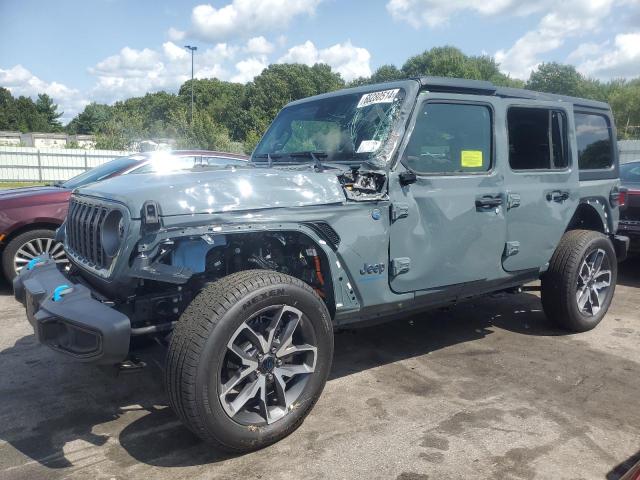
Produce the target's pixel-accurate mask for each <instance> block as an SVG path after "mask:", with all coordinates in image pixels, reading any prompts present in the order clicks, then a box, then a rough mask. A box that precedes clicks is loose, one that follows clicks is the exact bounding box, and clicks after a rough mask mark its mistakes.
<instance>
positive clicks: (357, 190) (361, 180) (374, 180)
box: [338, 167, 387, 201]
mask: <svg viewBox="0 0 640 480" xmlns="http://www.w3.org/2000/svg"><path fill="white" fill-rule="evenodd" d="M338 179H339V180H340V183H341V184H342V187H343V188H344V191H345V194H346V195H347V198H348V199H349V200H356V201H363V200H383V199H385V198H387V176H386V175H385V174H384V173H380V172H375V171H372V170H363V169H361V168H360V167H354V168H352V169H351V170H349V171H347V172H345V173H343V174H342V175H340V176H338Z"/></svg>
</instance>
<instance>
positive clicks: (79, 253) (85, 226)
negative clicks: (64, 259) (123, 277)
mask: <svg viewBox="0 0 640 480" xmlns="http://www.w3.org/2000/svg"><path fill="white" fill-rule="evenodd" d="M111 210H112V209H110V208H107V207H105V206H102V205H95V204H92V203H89V202H86V201H83V200H78V199H77V198H75V197H72V198H71V200H70V202H69V213H68V214H67V227H66V243H67V250H69V253H71V254H72V255H74V256H75V257H77V258H79V259H80V260H81V261H83V262H86V263H88V264H89V265H90V266H92V267H94V268H97V269H105V268H109V266H110V264H111V261H112V260H113V259H112V258H111V257H109V256H108V255H106V253H105V251H104V249H103V248H102V235H101V234H102V223H103V222H104V219H105V218H106V217H107V215H108V214H109V212H110V211H111Z"/></svg>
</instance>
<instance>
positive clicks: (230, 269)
mask: <svg viewBox="0 0 640 480" xmlns="http://www.w3.org/2000/svg"><path fill="white" fill-rule="evenodd" d="M203 237H208V238H203ZM154 264H155V265H156V266H158V265H166V266H171V267H179V268H182V267H186V268H188V269H189V270H191V271H192V272H193V275H192V277H191V278H190V280H189V281H188V282H187V283H186V284H185V285H171V284H168V283H165V282H159V281H154V280H142V279H141V280H139V285H138V287H137V290H136V294H135V296H133V297H132V298H131V302H130V303H129V304H126V303H125V304H123V305H121V307H122V308H124V309H125V310H128V311H130V312H131V313H133V314H134V315H132V316H131V318H132V319H135V322H136V325H132V327H134V328H136V327H137V328H141V327H142V328H144V327H145V326H147V325H156V324H162V323H166V322H172V321H175V320H177V319H178V317H179V316H180V314H181V313H182V311H183V310H184V309H185V308H186V306H187V305H188V304H189V303H190V302H191V300H192V299H193V297H195V296H196V295H197V294H198V292H199V291H200V290H201V289H202V288H204V287H205V286H206V285H207V284H209V283H212V282H215V281H216V280H218V279H220V278H222V277H225V276H227V275H229V274H232V273H235V272H239V271H243V270H254V269H259V270H273V271H276V272H281V273H285V274H287V275H291V276H293V277H296V278H298V279H300V280H302V281H303V282H305V283H306V284H308V285H310V286H311V287H312V288H313V289H314V290H315V292H316V293H317V294H318V295H319V296H320V298H322V299H323V300H325V302H327V305H328V306H330V305H332V304H333V289H332V287H331V285H330V281H329V282H326V281H325V279H327V278H329V279H330V278H331V276H330V272H329V271H327V266H326V261H325V257H324V254H323V252H321V251H320V250H319V249H318V248H317V247H316V246H315V245H314V244H313V242H311V241H310V240H309V239H308V237H306V236H305V235H303V234H301V233H299V232H261V233H245V234H236V235H216V236H214V237H213V238H211V237H209V236H202V237H185V238H181V239H175V240H172V241H170V242H166V244H165V245H164V246H163V247H161V248H160V249H159V251H158V254H157V256H156V258H155V259H154Z"/></svg>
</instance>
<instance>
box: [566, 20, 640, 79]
mask: <svg viewBox="0 0 640 480" xmlns="http://www.w3.org/2000/svg"><path fill="white" fill-rule="evenodd" d="M592 47H593V45H592V44H583V45H580V46H579V47H578V48H577V49H576V50H575V51H574V52H572V53H571V55H572V56H574V57H576V58H581V59H583V60H584V61H583V62H582V63H581V64H579V65H578V70H579V71H580V72H582V73H584V74H585V75H589V76H593V77H598V78H601V79H605V80H608V79H611V78H618V77H627V78H628V77H637V76H640V31H638V32H632V33H622V34H619V35H616V37H615V40H614V44H613V46H611V45H596V47H600V48H592Z"/></svg>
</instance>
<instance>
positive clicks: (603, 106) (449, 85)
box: [290, 77, 610, 111]
mask: <svg viewBox="0 0 640 480" xmlns="http://www.w3.org/2000/svg"><path fill="white" fill-rule="evenodd" d="M416 83H417V84H418V85H419V87H420V89H421V90H428V91H431V92H449V93H464V94H470V95H495V96H497V97H502V98H522V99H526V100H540V101H549V102H564V103H571V104H573V105H575V106H578V107H586V108H595V109H598V110H607V111H609V110H610V107H609V104H608V103H605V102H600V101H597V100H589V99H587V98H579V97H571V96H569V95H556V94H553V93H545V92H536V91H533V90H526V89H524V88H510V87H499V86H496V85H494V84H493V83H491V82H489V81H487V80H467V79H464V78H448V77H420V78H410V79H406V80H396V81H393V82H384V83H375V84H370V85H363V86H360V87H353V88H345V89H342V90H336V91H333V92H329V93H323V94H321V95H315V96H313V97H309V98H303V99H301V100H296V101H294V102H291V103H290V105H295V104H298V103H305V102H307V101H312V100H320V99H322V98H329V97H333V96H337V95H342V94H345V93H366V92H371V91H377V90H387V89H392V88H406V87H408V86H409V85H412V86H414V85H415V84H416Z"/></svg>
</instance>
